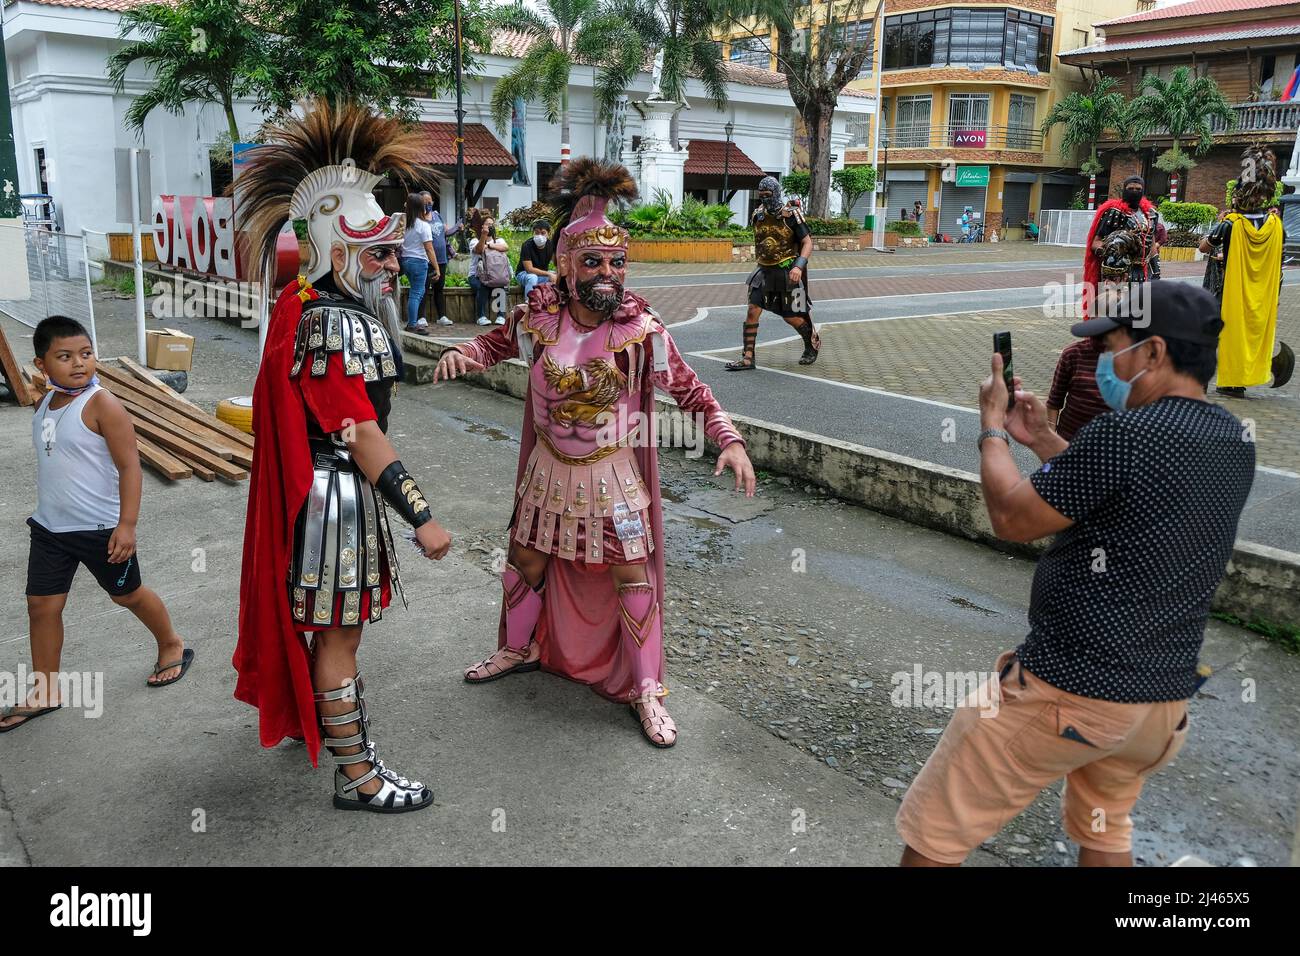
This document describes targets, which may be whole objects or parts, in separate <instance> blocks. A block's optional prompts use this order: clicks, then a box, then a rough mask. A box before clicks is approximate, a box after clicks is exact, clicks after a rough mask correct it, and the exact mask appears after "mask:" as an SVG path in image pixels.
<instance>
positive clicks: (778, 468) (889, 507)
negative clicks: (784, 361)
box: [402, 335, 1300, 629]
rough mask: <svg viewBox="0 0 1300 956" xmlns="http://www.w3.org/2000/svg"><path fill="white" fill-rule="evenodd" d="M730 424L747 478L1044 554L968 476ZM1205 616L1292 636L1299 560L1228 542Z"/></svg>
mask: <svg viewBox="0 0 1300 956" xmlns="http://www.w3.org/2000/svg"><path fill="white" fill-rule="evenodd" d="M453 344H454V343H450V342H443V341H439V340H437V339H431V338H427V337H424V336H416V335H404V336H403V343H402V347H403V348H404V349H405V350H407V351H410V352H413V353H415V354H417V355H424V356H427V357H429V358H435V359H436V358H439V357H440V356H441V355H442V353H443V352H444V351H446V350H447V349H448V348H450V347H451V346H452V345H453ZM467 380H468V381H470V382H473V383H474V384H476V385H483V386H486V387H488V388H491V389H494V390H495V391H498V392H504V393H505V394H507V395H512V396H514V397H515V398H519V399H522V398H523V397H524V395H525V394H526V391H527V384H528V383H527V366H525V365H524V363H523V362H522V361H520V360H518V359H510V360H509V361H506V362H502V363H501V364H499V365H497V366H495V367H494V368H492V369H489V370H488V371H487V372H484V373H476V374H473V375H470V376H468V377H467ZM656 406H657V409H658V411H659V412H660V415H661V425H660V433H661V434H665V435H666V434H673V435H683V436H685V437H686V440H687V441H690V440H691V439H692V438H693V437H694V432H693V428H694V425H693V423H692V422H691V421H690V420H689V419H686V418H685V417H684V416H683V415H682V414H681V412H680V411H679V410H678V408H677V404H676V403H675V402H674V401H672V399H668V398H664V397H662V396H659V397H658V398H657V399H656ZM665 416H666V417H667V421H664V417H665ZM731 417H732V420H733V421H734V422H735V423H736V427H737V428H738V429H739V430H740V433H741V435H743V436H744V439H745V443H746V445H747V446H748V450H749V458H750V460H751V461H752V462H753V463H754V467H755V468H762V469H766V470H768V471H774V472H778V473H780V474H783V475H789V476H790V477H792V478H798V479H801V480H803V481H806V482H809V483H810V484H815V485H819V486H821V487H823V488H826V489H828V490H829V491H831V492H832V493H833V494H834V495H835V497H837V498H840V499H843V500H845V501H851V502H853V503H854V504H859V505H863V506H864V507H867V508H870V509H871V510H873V511H879V512H881V513H882V514H887V515H890V516H891V517H894V518H900V519H902V520H903V521H907V522H910V523H912V524H918V525H922V526H923V527H927V528H933V529H935V530H936V531H944V532H946V533H948V534H953V535H957V536H959V537H963V538H969V539H971V540H973V541H979V542H981V543H983V544H987V545H990V546H992V547H995V548H997V549H998V550H1000V551H1007V552H1011V553H1013V554H1019V555H1022V556H1025V557H1030V558H1033V557H1037V555H1039V554H1040V553H1041V552H1042V551H1043V550H1044V547H1045V545H1043V544H1030V545H1019V544H1011V543H1008V542H1006V541H1002V540H1000V539H999V538H997V537H996V536H995V535H994V534H993V529H992V526H991V525H990V524H989V520H988V514H987V513H986V512H985V510H984V495H983V492H982V491H981V490H980V483H979V476H978V475H974V474H971V473H970V472H968V471H961V470H960V469H957V468H948V467H945V466H943V465H936V464H933V463H931V462H926V461H919V460H917V459H915V458H908V457H906V456H903V455H895V454H893V453H891V452H887V451H881V450H880V449H877V448H868V447H866V446H864V445H855V444H853V443H851V442H844V441H838V440H837V439H834V438H827V437H826V436H824V435H816V434H813V433H811V432H804V431H799V430H798V429H794V428H787V427H785V426H783V425H774V424H772V423H770V422H764V421H759V420H758V419H754V418H747V417H745V416H744V415H737V414H734V413H733V414H732V416H731ZM666 426H668V427H666ZM1213 608H1214V610H1215V611H1219V612H1221V613H1224V614H1231V615H1232V616H1234V617H1237V618H1240V619H1241V620H1243V621H1248V622H1261V623H1265V624H1269V625H1272V626H1274V627H1279V628H1290V629H1295V628H1297V627H1300V554H1295V553H1293V552H1291V551H1282V550H1280V549H1278V548H1271V547H1267V546H1265V545H1261V544H1255V543H1254V542H1250V541H1240V540H1238V541H1237V543H1236V545H1235V546H1234V548H1233V554H1232V560H1230V561H1229V562H1228V570H1227V573H1226V574H1225V575H1224V578H1223V582H1222V583H1221V584H1220V585H1219V590H1218V591H1217V592H1216V593H1215V596H1214V601H1213Z"/></svg>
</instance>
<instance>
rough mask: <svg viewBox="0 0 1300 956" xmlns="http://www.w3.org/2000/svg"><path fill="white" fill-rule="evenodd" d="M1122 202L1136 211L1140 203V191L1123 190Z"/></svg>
mask: <svg viewBox="0 0 1300 956" xmlns="http://www.w3.org/2000/svg"><path fill="white" fill-rule="evenodd" d="M1124 202H1126V203H1128V206H1129V208H1130V209H1136V208H1137V207H1138V206H1139V205H1140V204H1141V203H1142V191H1141V190H1139V189H1126V190H1124Z"/></svg>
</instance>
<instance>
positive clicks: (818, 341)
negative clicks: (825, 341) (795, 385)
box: [799, 329, 822, 365]
mask: <svg viewBox="0 0 1300 956" xmlns="http://www.w3.org/2000/svg"><path fill="white" fill-rule="evenodd" d="M821 351H822V337H821V333H819V332H818V331H817V330H816V329H814V330H813V334H812V335H811V336H809V343H808V345H806V346H804V350H803V355H802V356H800V358H799V364H800V365H811V364H812V363H813V362H815V361H817V356H818V355H820V354H821Z"/></svg>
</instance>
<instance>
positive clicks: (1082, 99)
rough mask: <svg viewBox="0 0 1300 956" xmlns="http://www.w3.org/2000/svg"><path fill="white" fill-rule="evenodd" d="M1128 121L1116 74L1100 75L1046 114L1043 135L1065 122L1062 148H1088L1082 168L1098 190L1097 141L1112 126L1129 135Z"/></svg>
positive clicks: (1123, 135) (1100, 167)
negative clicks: (1084, 88)
mask: <svg viewBox="0 0 1300 956" xmlns="http://www.w3.org/2000/svg"><path fill="white" fill-rule="evenodd" d="M1128 121H1129V114H1128V111H1127V106H1126V104H1125V101H1124V94H1123V93H1120V92H1119V91H1118V90H1116V89H1115V78H1114V77H1110V76H1103V77H1099V78H1098V80H1097V82H1095V83H1094V84H1093V85H1092V88H1091V89H1090V90H1088V91H1086V92H1079V91H1077V90H1076V91H1075V92H1073V93H1070V94H1069V95H1067V96H1066V97H1065V98H1064V99H1061V100H1059V101H1057V103H1056V104H1055V105H1053V106H1052V108H1051V110H1050V111H1049V112H1048V114H1047V116H1046V117H1044V119H1043V123H1042V127H1041V129H1042V133H1043V138H1044V139H1046V138H1047V134H1048V133H1049V132H1050V131H1051V129H1052V127H1054V126H1058V125H1060V126H1064V127H1065V132H1064V133H1063V134H1062V136H1061V149H1062V150H1064V151H1069V152H1073V151H1075V150H1077V149H1079V148H1083V149H1086V150H1087V151H1088V156H1087V158H1086V159H1085V160H1084V161H1083V163H1082V164H1081V165H1080V169H1081V170H1082V171H1083V173H1084V175H1086V176H1088V177H1089V178H1090V179H1091V183H1090V185H1091V187H1092V191H1094V192H1095V189H1096V185H1097V174H1098V173H1100V172H1101V170H1102V165H1101V161H1100V160H1099V159H1098V158H1097V141H1098V140H1100V139H1101V137H1102V135H1103V134H1104V133H1105V132H1106V130H1108V129H1113V130H1116V131H1117V132H1118V133H1119V134H1120V137H1121V138H1125V137H1126V136H1127V134H1128ZM1079 208H1083V207H1082V206H1080V207H1079Z"/></svg>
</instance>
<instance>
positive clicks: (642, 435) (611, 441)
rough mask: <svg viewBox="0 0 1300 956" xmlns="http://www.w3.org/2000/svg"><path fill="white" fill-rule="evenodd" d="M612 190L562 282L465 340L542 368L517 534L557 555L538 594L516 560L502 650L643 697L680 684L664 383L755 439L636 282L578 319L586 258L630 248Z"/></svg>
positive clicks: (509, 574) (531, 387)
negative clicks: (533, 647)
mask: <svg viewBox="0 0 1300 956" xmlns="http://www.w3.org/2000/svg"><path fill="white" fill-rule="evenodd" d="M575 162H577V163H583V162H586V163H590V164H592V165H593V166H596V165H599V164H595V163H594V161H590V160H578V161H575ZM610 170H617V171H618V172H619V174H620V175H621V176H623V177H626V171H625V170H622V168H621V167H616V166H613V165H612V164H609V165H600V168H599V171H604V172H605V173H606V174H608V173H609V171H610ZM561 175H562V176H563V175H564V174H563V173H562V174H561ZM633 188H634V187H633ZM574 192H578V190H574ZM612 195H617V193H606V194H602V192H601V190H600V189H599V188H598V187H597V188H595V189H593V191H592V192H589V193H587V194H582V195H577V196H576V197H574V196H570V197H569V199H570V200H571V201H572V212H571V214H570V216H569V222H568V224H567V225H566V226H564V228H563V229H562V230H561V231H560V233H559V239H558V243H557V270H558V273H559V276H560V282H561V283H562V284H563V287H562V288H557V287H556V286H555V285H551V284H543V285H539V286H537V287H536V288H535V289H533V291H532V292H531V293H530V294H529V296H528V301H527V303H526V304H524V305H520V306H518V307H516V308H515V309H514V310H513V311H512V312H511V313H510V315H509V318H508V319H507V322H506V324H505V325H504V326H502V327H500V328H497V329H494V330H493V331H491V332H489V333H486V334H484V335H480V336H478V337H477V338H475V339H474V340H473V341H471V342H467V343H463V344H461V345H459V346H457V348H458V349H459V350H460V351H461V352H463V353H464V354H465V355H466V356H467V357H468V358H470V359H472V360H473V361H475V362H478V363H479V364H481V365H483V366H485V367H490V366H492V365H495V364H496V363H497V362H500V361H502V360H504V359H508V358H516V357H518V358H522V359H523V360H524V361H525V362H527V363H528V366H529V373H528V396H527V399H526V402H525V406H524V428H523V438H522V442H521V449H520V456H519V467H518V470H517V473H516V476H515V506H514V512H513V516H512V518H511V522H510V536H511V538H512V540H513V541H515V542H517V543H518V544H521V545H523V546H525V547H528V548H532V549H534V550H536V551H540V552H543V553H545V554H548V555H550V556H551V560H550V562H549V565H548V568H547V571H546V579H545V586H544V588H542V589H538V590H535V589H534V588H531V587H529V586H528V584H527V583H526V582H525V581H524V579H523V576H522V575H521V574H520V573H519V572H518V571H517V570H516V569H515V568H514V567H513V566H507V568H506V571H505V573H504V574H503V575H502V583H503V585H504V590H505V600H504V603H503V607H502V613H501V621H500V627H499V634H498V647H508V648H510V649H511V650H516V651H522V650H523V649H524V648H527V646H528V644H529V641H530V639H532V640H536V641H537V642H538V645H539V650H540V654H541V657H540V663H541V666H542V668H543V669H545V670H548V671H551V672H553V673H557V674H561V675H563V676H565V677H568V678H570V679H572V680H575V681H580V682H582V683H584V684H589V685H591V686H592V687H593V688H594V689H595V690H596V691H597V692H598V693H600V694H601V695H603V696H605V697H607V698H609V699H611V700H616V701H621V702H634V701H639V700H640V701H644V700H647V699H649V698H654V697H662V696H663V695H664V694H666V693H667V691H666V689H665V688H664V685H663V621H662V608H663V600H664V585H663V581H664V558H663V540H664V538H663V513H662V507H661V495H660V489H659V471H658V463H657V455H656V442H655V440H654V436H653V434H647V433H648V432H650V431H651V429H653V422H654V407H655V401H654V390H655V388H659V389H662V390H663V391H665V392H667V393H668V394H669V395H671V396H672V397H673V398H674V399H675V400H676V402H677V404H678V405H679V406H680V407H681V409H682V410H683V411H684V412H685V413H687V414H689V415H693V416H695V417H696V419H697V420H698V421H700V422H702V423H703V425H704V431H705V434H706V436H707V437H708V439H709V440H710V441H711V442H713V443H714V444H716V445H717V446H719V447H720V448H725V447H726V446H727V445H730V444H732V443H734V442H740V441H742V439H741V437H740V435H739V434H738V433H737V432H736V429H735V427H734V426H733V425H732V422H731V419H730V417H728V415H727V413H726V412H725V411H723V409H722V407H721V406H720V405H719V404H718V402H717V400H716V399H715V398H714V397H713V393H712V391H710V389H709V387H708V386H707V385H705V384H704V383H703V382H701V381H700V380H699V378H698V377H697V376H696V374H695V372H694V371H693V370H692V369H691V367H690V366H689V365H687V364H686V362H685V361H683V359H682V357H681V354H680V353H679V352H678V351H677V347H676V346H675V345H674V344H673V340H672V337H671V336H670V335H669V334H668V331H667V330H666V329H665V328H664V326H663V324H662V323H661V322H660V321H659V319H658V317H657V316H656V315H655V313H654V312H653V311H652V310H651V309H650V307H649V305H647V303H646V301H645V300H644V299H642V298H641V297H640V296H638V295H636V294H635V293H633V292H627V291H624V292H623V293H622V299H621V302H619V303H618V304H617V306H616V307H615V308H614V309H613V311H612V314H610V316H609V317H608V318H607V319H606V320H605V321H603V322H601V323H600V324H599V325H598V326H596V327H595V328H594V329H588V328H586V327H584V326H581V325H579V324H577V323H576V322H575V320H574V319H573V318H572V317H571V315H570V311H569V305H568V303H569V302H570V301H571V299H572V297H574V296H575V295H576V294H577V278H576V275H575V273H576V271H577V263H578V257H579V256H580V255H582V254H584V253H590V252H591V251H593V250H597V251H600V252H606V253H608V252H610V251H611V250H623V251H625V250H626V248H627V242H628V234H627V232H626V231H625V230H624V229H621V228H620V227H618V226H616V225H614V224H613V223H612V222H610V221H609V219H607V218H606V215H605V207H606V204H607V203H608V201H609V199H610V198H611V196H612ZM638 563H644V564H645V565H646V576H647V578H648V583H646V584H624V585H621V586H618V587H616V586H615V583H614V581H613V580H612V579H611V575H610V571H609V566H610V565H618V564H638Z"/></svg>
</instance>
